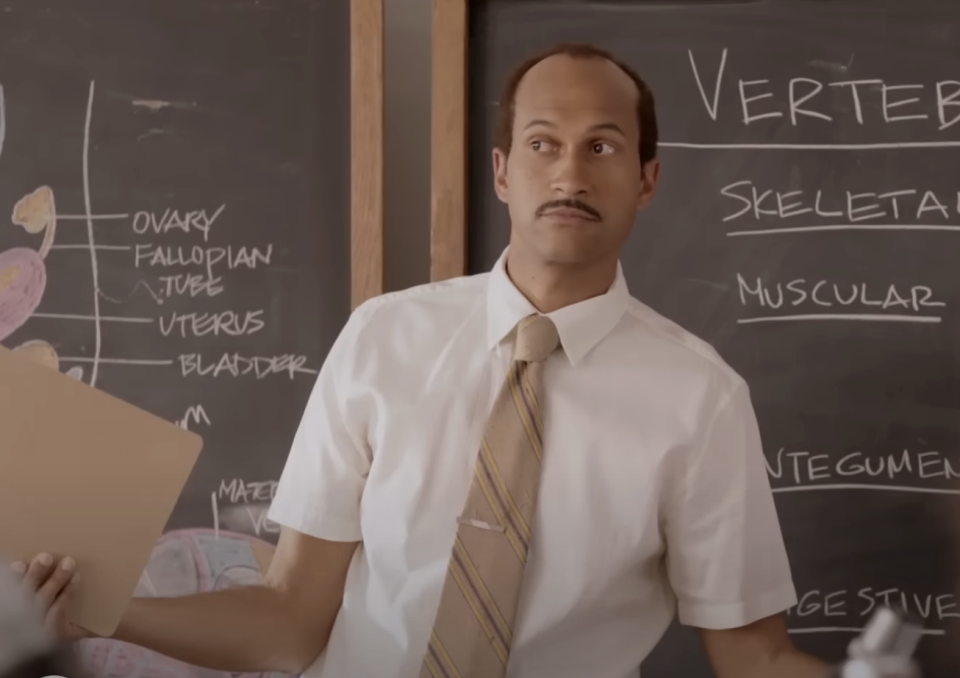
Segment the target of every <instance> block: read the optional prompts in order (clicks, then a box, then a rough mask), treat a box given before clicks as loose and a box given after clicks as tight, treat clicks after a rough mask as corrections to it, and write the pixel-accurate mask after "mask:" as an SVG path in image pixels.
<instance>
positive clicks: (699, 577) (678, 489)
mask: <svg viewBox="0 0 960 678" xmlns="http://www.w3.org/2000/svg"><path fill="white" fill-rule="evenodd" d="M686 453H687V454H686V456H685V457H684V459H683V462H682V463H681V465H680V472H679V475H678V477H677V478H676V483H675V485H674V486H673V488H672V492H671V493H670V495H669V496H670V499H669V500H668V501H669V505H668V507H667V512H666V521H665V526H664V529H665V534H666V541H667V572H668V576H669V578H670V583H671V586H672V588H673V590H674V592H675V593H676V596H677V612H678V615H679V618H680V622H681V623H683V624H686V625H689V626H695V627H699V628H704V629H726V628H735V627H739V626H745V625H746V624H749V623H751V622H754V621H756V620H758V619H761V618H763V617H767V616H770V615H773V614H777V613H779V612H782V611H784V610H786V609H787V608H789V607H791V606H793V605H795V604H796V602H797V597H796V591H795V588H794V585H793V580H792V576H791V571H790V565H789V562H788V560H787V554H786V549H785V547H784V543H783V537H782V534H781V531H780V523H779V520H778V517H777V511H776V507H775V506H774V502H773V494H772V492H771V488H770V481H769V479H768V478H767V472H766V463H765V460H764V456H763V448H762V444H761V440H760V431H759V427H758V426H757V420H756V415H755V414H754V411H753V407H752V404H751V402H750V395H749V390H748V387H747V385H746V384H745V383H743V382H740V383H739V385H738V386H737V387H736V388H735V389H734V390H733V391H732V392H731V393H730V395H729V396H728V397H727V398H726V399H725V400H724V401H721V403H720V407H719V408H718V409H717V410H716V412H715V413H714V415H713V416H712V418H711V420H710V421H709V423H708V425H706V426H705V427H703V431H702V432H701V434H700V435H699V436H697V439H696V440H695V441H694V443H693V445H692V446H691V448H690V449H688V450H686Z"/></svg>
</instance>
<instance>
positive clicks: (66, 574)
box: [37, 558, 75, 609]
mask: <svg viewBox="0 0 960 678" xmlns="http://www.w3.org/2000/svg"><path fill="white" fill-rule="evenodd" d="M74 569H75V563H74V562H73V558H64V559H63V560H61V561H60V564H59V565H58V566H57V567H55V568H53V569H52V571H51V572H50V574H49V576H48V577H47V579H46V581H45V582H43V584H41V586H40V588H39V589H37V598H38V600H39V601H40V603H41V604H42V605H43V606H44V609H46V608H48V607H49V606H50V605H53V602H54V601H55V600H56V599H57V596H59V595H60V593H61V592H62V591H63V590H64V587H65V586H66V585H67V584H69V583H70V578H71V577H72V576H73V573H74Z"/></svg>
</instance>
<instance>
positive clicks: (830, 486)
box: [772, 483, 960, 495]
mask: <svg viewBox="0 0 960 678" xmlns="http://www.w3.org/2000/svg"><path fill="white" fill-rule="evenodd" d="M818 490H874V491H885V492H907V493H920V494H951V495H960V490H948V489H939V488H936V487H908V486H906V485H866V484H862V483H823V484H821V485H789V486H787V487H774V488H772V491H773V493H774V494H782V493H784V492H816V491H818Z"/></svg>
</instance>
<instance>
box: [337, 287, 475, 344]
mask: <svg viewBox="0 0 960 678" xmlns="http://www.w3.org/2000/svg"><path fill="white" fill-rule="evenodd" d="M489 275H490V274H489V273H480V274H476V275H469V276H462V277H458V278H451V279H449V280H442V281H438V282H430V283H425V284H422V285H415V286H413V287H409V288H407V289H404V290H399V291H396V292H387V293H386V294H381V295H379V296H376V297H373V298H371V299H368V300H367V301H365V302H363V303H362V304H360V305H359V306H358V307H357V308H356V309H355V310H354V311H353V313H352V314H351V316H350V320H349V322H348V331H349V332H350V333H351V334H352V335H353V337H354V339H356V340H362V339H367V338H370V339H375V338H379V339H383V338H386V337H391V339H393V340H398V339H402V338H404V337H405V336H407V335H416V336H417V337H418V338H421V339H422V340H429V339H430V338H432V337H438V336H441V335H443V333H444V330H445V329H449V328H454V327H456V326H458V325H459V324H460V323H462V322H463V320H464V319H465V318H466V317H467V315H468V314H470V313H471V312H472V311H473V309H474V308H475V307H476V304H477V303H478V302H480V301H481V300H483V299H485V298H486V290H487V280H488V278H489ZM366 343H367V344H368V345H370V342H366ZM374 343H376V344H382V342H374Z"/></svg>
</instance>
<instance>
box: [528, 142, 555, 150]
mask: <svg viewBox="0 0 960 678" xmlns="http://www.w3.org/2000/svg"><path fill="white" fill-rule="evenodd" d="M530 148H532V149H533V150H535V151H547V150H550V144H549V142H546V141H534V142H532V143H531V144H530Z"/></svg>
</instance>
